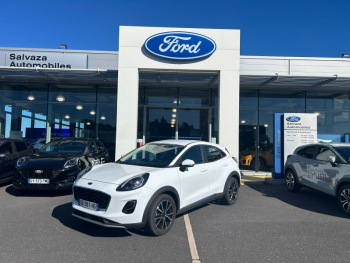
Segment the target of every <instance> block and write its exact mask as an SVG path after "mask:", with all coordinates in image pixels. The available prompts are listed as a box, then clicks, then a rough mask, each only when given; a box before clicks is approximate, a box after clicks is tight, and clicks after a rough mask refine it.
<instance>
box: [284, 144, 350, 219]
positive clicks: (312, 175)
mask: <svg viewBox="0 0 350 263" xmlns="http://www.w3.org/2000/svg"><path fill="white" fill-rule="evenodd" d="M284 177H285V179H286V185H287V188H288V190H289V191H292V192H297V191H299V190H300V187H301V186H306V187H310V188H313V189H316V190H319V191H321V192H324V193H327V194H329V195H332V196H335V197H336V198H337V199H338V203H339V205H340V207H341V209H342V210H343V211H344V212H345V213H346V214H348V215H350V143H331V144H326V143H318V144H308V145H304V146H301V147H298V148H297V149H296V150H295V151H294V153H293V154H292V155H289V156H288V158H287V161H286V164H285V168H284Z"/></svg>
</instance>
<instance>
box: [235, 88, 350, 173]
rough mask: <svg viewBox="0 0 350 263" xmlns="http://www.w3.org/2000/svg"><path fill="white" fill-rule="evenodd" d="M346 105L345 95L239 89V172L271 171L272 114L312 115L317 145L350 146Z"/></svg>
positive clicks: (347, 97)
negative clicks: (318, 143)
mask: <svg viewBox="0 0 350 263" xmlns="http://www.w3.org/2000/svg"><path fill="white" fill-rule="evenodd" d="M349 105H350V92H348V91H303V90H286V89H283V90H276V89H271V90H257V89H249V88H246V89H241V91H240V123H239V155H240V160H239V164H240V167H241V169H249V170H256V169H257V170H260V171H272V168H273V146H274V145H273V140H274V137H273V119H274V114H275V113H305V112H306V113H315V114H316V115H317V130H318V134H317V139H318V140H319V141H324V142H350V130H349V127H350V106H349ZM257 142H259V143H257ZM256 156H258V157H256Z"/></svg>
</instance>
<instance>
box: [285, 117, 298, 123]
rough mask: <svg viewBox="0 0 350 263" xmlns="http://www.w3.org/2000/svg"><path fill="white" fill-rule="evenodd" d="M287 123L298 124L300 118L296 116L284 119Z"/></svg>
mask: <svg viewBox="0 0 350 263" xmlns="http://www.w3.org/2000/svg"><path fill="white" fill-rule="evenodd" d="M286 120H287V121H290V122H298V121H300V117H297V116H289V117H288V118H286Z"/></svg>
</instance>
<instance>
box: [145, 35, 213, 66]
mask: <svg viewBox="0 0 350 263" xmlns="http://www.w3.org/2000/svg"><path fill="white" fill-rule="evenodd" d="M145 48H146V50H147V51H148V52H149V53H151V54H153V55H155V56H158V57H162V58H165V59H172V60H193V59H200V58H205V57H208V56H210V55H211V54H213V53H214V52H215V50H216V43H215V42H214V40H212V39H211V38H209V37H207V36H204V35H201V34H197V33H191V32H181V31H180V32H178V31H174V32H163V33H160V34H156V35H153V36H151V37H149V38H148V39H146V41H145Z"/></svg>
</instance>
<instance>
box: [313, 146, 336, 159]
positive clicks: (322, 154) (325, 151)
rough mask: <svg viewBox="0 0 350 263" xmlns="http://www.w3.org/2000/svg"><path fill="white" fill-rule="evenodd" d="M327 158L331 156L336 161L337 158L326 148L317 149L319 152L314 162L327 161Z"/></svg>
mask: <svg viewBox="0 0 350 263" xmlns="http://www.w3.org/2000/svg"><path fill="white" fill-rule="evenodd" d="M328 156H333V157H335V158H336V159H337V156H336V155H335V154H334V152H332V151H331V149H329V148H328V147H319V150H318V152H317V155H316V160H319V161H327V158H328Z"/></svg>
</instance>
